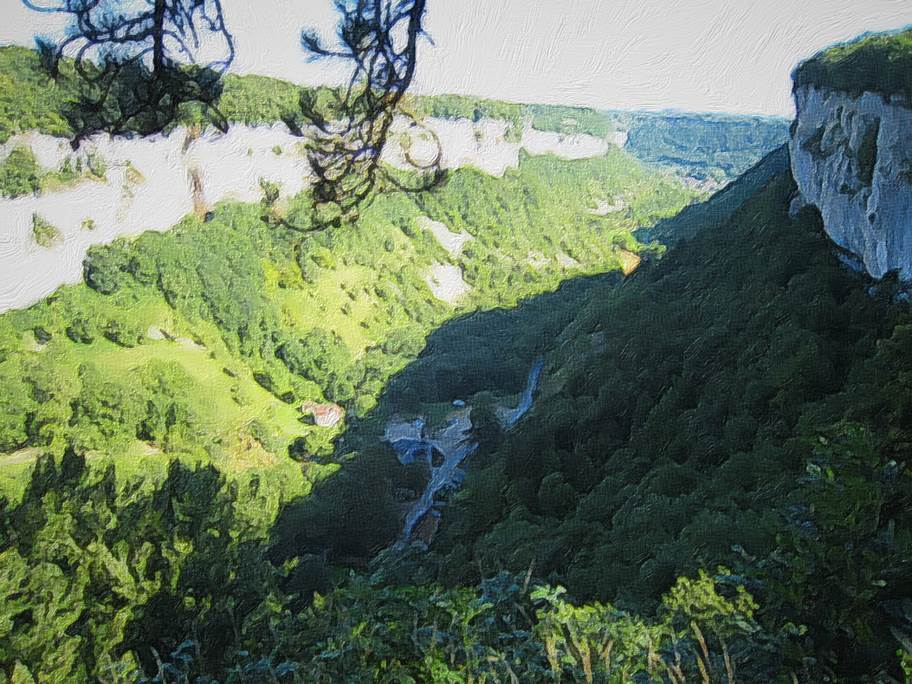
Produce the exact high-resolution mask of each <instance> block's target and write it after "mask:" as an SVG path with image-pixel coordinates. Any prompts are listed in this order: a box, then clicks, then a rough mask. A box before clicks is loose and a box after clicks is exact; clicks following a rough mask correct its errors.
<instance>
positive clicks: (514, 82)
mask: <svg viewBox="0 0 912 684" xmlns="http://www.w3.org/2000/svg"><path fill="white" fill-rule="evenodd" d="M222 2H223V5H224V6H225V11H226V14H227V21H228V23H229V29H230V30H231V31H232V32H233V33H234V35H235V39H236V43H237V48H238V57H237V61H236V62H235V65H234V67H233V68H234V70H235V71H239V72H245V73H261V74H267V75H272V76H278V77H281V78H286V79H289V80H293V81H298V82H301V83H316V82H326V81H327V80H328V79H329V77H328V75H327V70H326V67H325V66H323V65H319V64H307V63H306V62H305V60H304V55H303V52H302V50H301V49H300V44H299V35H300V29H301V27H303V26H305V25H315V26H317V27H318V28H323V29H326V28H328V27H332V25H333V21H334V14H333V9H332V4H331V2H330V0H222ZM55 21H59V19H56V18H55V17H54V16H53V15H51V16H47V15H36V14H34V13H32V12H30V11H28V10H27V9H25V8H24V7H23V6H22V4H21V2H20V0H0V43H23V44H31V41H32V36H33V35H34V34H35V33H53V32H55V31H57V30H59V24H56V23H55ZM910 23H912V0H428V17H427V25H428V29H429V31H430V33H431V37H432V38H433V41H434V45H431V44H429V43H424V44H423V46H422V47H421V52H420V61H419V68H418V75H417V77H416V83H415V89H416V91H418V92H424V93H440V92H455V93H465V94H473V95H481V96H485V97H491V98H497V99H504V100H512V101H519V102H553V103H560V104H574V105H589V106H595V107H606V108H643V107H645V108H653V109H663V108H675V109H682V110H689V111H724V112H745V113H747V112H749V113H761V114H783V115H787V116H790V115H791V114H792V112H793V109H792V103H791V97H790V92H791V85H790V73H791V70H792V68H793V67H794V66H795V64H796V63H797V62H798V61H799V60H800V59H802V58H804V57H808V56H810V55H812V54H813V53H815V52H816V51H817V50H819V49H821V48H823V47H826V46H827V45H830V44H832V43H834V42H837V41H841V40H846V39H849V38H852V37H854V36H856V35H858V34H860V33H863V32H865V31H879V30H885V29H892V28H899V27H901V26H904V25H907V24H910Z"/></svg>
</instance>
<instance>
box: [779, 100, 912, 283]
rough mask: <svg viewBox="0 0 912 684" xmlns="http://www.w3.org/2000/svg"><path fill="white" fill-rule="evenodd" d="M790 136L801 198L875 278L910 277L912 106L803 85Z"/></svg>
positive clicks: (794, 169) (896, 101)
mask: <svg viewBox="0 0 912 684" xmlns="http://www.w3.org/2000/svg"><path fill="white" fill-rule="evenodd" d="M795 100H796V105H797V110H798V117H797V120H796V122H795V126H794V128H793V133H792V137H791V140H790V143H789V151H790V153H791V164H792V175H793V176H794V177H795V181H796V183H797V184H798V188H799V190H800V191H801V200H803V201H804V202H806V203H809V204H813V205H815V206H816V207H817V208H818V209H819V210H820V213H821V215H822V217H823V223H824V227H825V229H826V232H827V234H828V235H829V236H830V237H831V238H832V239H833V241H834V242H835V243H836V244H837V245H839V246H840V247H842V248H844V249H845V250H847V251H849V252H851V253H853V254H855V255H856V256H858V258H859V259H860V260H861V261H862V263H863V264H864V266H865V268H866V269H867V271H868V273H870V274H871V275H872V276H874V277H875V278H880V277H882V276H883V275H884V274H885V273H887V272H888V271H891V270H898V271H899V273H900V277H901V278H903V279H910V278H912V105H910V103H908V102H904V101H902V100H901V99H900V98H898V97H895V98H891V99H889V100H886V99H884V97H883V96H881V95H878V94H874V93H865V94H863V95H862V96H860V97H853V96H850V95H848V94H846V93H841V92H833V91H822V90H817V89H813V88H802V89H800V90H798V91H796V93H795Z"/></svg>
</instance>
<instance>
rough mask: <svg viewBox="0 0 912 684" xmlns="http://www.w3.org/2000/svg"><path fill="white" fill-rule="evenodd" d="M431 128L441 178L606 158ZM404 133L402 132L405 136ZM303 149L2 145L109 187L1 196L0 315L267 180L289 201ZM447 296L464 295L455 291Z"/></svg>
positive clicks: (245, 144) (594, 143) (260, 134)
mask: <svg viewBox="0 0 912 684" xmlns="http://www.w3.org/2000/svg"><path fill="white" fill-rule="evenodd" d="M426 125H427V126H428V127H429V128H430V129H431V130H432V131H433V132H434V134H435V135H436V136H437V138H438V139H439V141H440V146H441V149H442V159H441V165H442V166H443V168H449V169H453V168H459V167H462V166H473V167H475V168H477V169H479V170H481V171H484V172H486V173H489V174H492V175H497V176H500V175H503V173H504V172H505V171H506V170H507V169H509V168H516V167H517V166H518V164H519V151H520V149H526V150H527V151H528V152H529V153H530V154H555V155H557V156H560V157H563V158H567V159H577V158H581V157H594V156H601V155H603V154H605V153H606V152H607V150H608V145H609V143H608V142H607V141H605V140H602V139H601V138H594V137H592V136H582V135H577V136H559V135H558V134H556V133H555V134H550V133H541V132H538V131H534V130H532V129H531V128H527V129H526V130H525V131H523V135H522V139H521V140H518V141H511V140H509V139H508V138H509V137H510V136H508V134H507V133H508V127H509V124H508V123H507V122H504V121H494V120H490V119H485V120H482V121H479V122H471V121H468V120H466V119H462V120H457V121H451V120H446V119H430V120H428V121H427V122H426ZM405 130H407V127H406V126H405V124H404V122H400V126H398V132H399V133H401V132H404V131H405ZM428 140H429V141H430V138H428ZM303 142H304V139H302V138H300V137H295V136H293V135H292V134H291V133H289V131H288V129H287V128H286V127H285V126H284V125H282V124H278V125H274V126H271V127H266V126H263V127H250V126H243V125H235V126H232V127H231V128H230V129H229V130H228V132H227V133H224V134H223V133H220V132H218V131H215V130H214V129H210V130H207V131H206V132H204V133H203V134H202V135H194V134H192V133H191V132H190V131H188V130H187V129H184V128H178V129H176V130H175V131H173V132H172V133H171V134H170V135H167V136H165V135H156V136H152V137H149V138H136V139H123V138H116V139H112V138H110V137H108V136H106V135H99V136H95V137H93V138H92V139H90V140H88V141H86V142H84V143H83V144H82V146H81V147H80V149H79V150H78V152H75V153H74V152H73V150H72V149H71V148H70V146H69V143H68V141H66V140H64V139H61V138H54V137H51V136H47V135H42V134H38V133H27V134H24V135H20V136H16V137H14V138H13V139H11V140H10V141H8V142H7V143H6V144H4V145H0V160H2V159H4V158H5V157H6V155H7V154H9V152H10V151H11V150H12V149H14V148H15V147H17V146H20V145H23V146H28V147H29V148H31V149H32V152H33V154H34V155H35V158H36V161H37V162H38V163H39V165H41V166H42V167H43V168H44V169H46V170H48V171H52V170H56V169H58V168H60V166H61V165H62V164H63V163H64V162H65V161H66V160H67V159H68V158H73V159H72V161H73V162H74V163H75V158H76V157H79V158H81V159H82V161H83V165H85V163H86V162H87V160H88V159H89V157H90V156H91V157H93V158H96V159H100V160H103V162H104V164H105V165H106V167H107V170H106V173H105V176H106V180H104V181H101V180H89V179H84V180H82V181H80V182H79V183H76V184H73V185H71V186H68V187H65V188H61V189H58V190H55V191H53V192H47V193H44V194H41V195H34V196H33V195H29V196H26V197H19V198H16V199H2V198H0V312H2V311H6V310H9V309H15V308H22V307H25V306H28V305H30V304H32V303H34V302H36V301H38V300H40V299H42V298H43V297H46V296H47V295H49V294H51V293H52V292H53V291H54V290H56V289H57V288H58V287H60V286H61V285H64V284H68V283H76V282H79V281H80V280H81V279H82V262H83V259H84V258H85V255H86V253H87V251H88V249H89V248H90V247H91V246H92V245H98V244H104V243H108V242H111V241H113V240H114V239H115V238H117V237H121V236H131V235H138V234H139V233H142V232H144V231H147V230H154V231H163V230H167V229H169V228H171V227H172V226H174V225H175V224H176V223H178V222H179V221H180V220H181V219H182V218H183V217H184V216H186V215H187V214H189V213H191V212H192V211H194V210H195V211H197V212H203V211H206V210H207V209H208V208H211V207H212V206H213V205H214V204H215V203H216V202H219V201H222V200H236V201H242V202H256V201H258V200H259V199H260V197H261V196H262V189H261V188H260V179H261V178H262V179H264V180H268V181H272V182H275V183H278V184H279V185H280V187H281V194H282V195H283V196H290V195H294V194H296V193H298V192H300V191H301V190H302V189H304V188H305V187H306V186H307V185H308V183H309V180H310V177H311V174H310V167H309V165H308V163H307V159H306V156H305V153H304V150H303ZM400 142H401V141H400V139H399V136H397V135H395V134H394V136H393V138H392V139H391V143H392V144H390V145H388V146H387V149H386V150H385V154H384V160H385V161H387V162H388V163H391V164H394V165H398V166H402V167H404V168H408V166H407V164H406V162H405V159H404V157H403V152H402V149H401V147H400ZM420 144H421V141H414V142H413V152H412V155H413V157H415V156H417V157H419V158H420V157H421V156H422V155H421V154H420V150H415V149H414V148H415V147H419V146H420ZM435 149H436V146H435ZM33 215H38V216H40V217H41V218H42V219H43V220H45V221H47V222H48V223H50V224H51V225H53V226H54V227H55V228H56V230H57V231H58V232H59V238H57V239H55V240H53V241H52V242H51V243H50V244H49V245H48V246H41V245H39V244H38V243H37V242H36V240H35V236H34V234H33ZM446 275H450V274H446ZM460 280H461V277H460ZM444 281H446V282H448V283H449V282H451V281H452V278H444ZM457 290H458V291H459V292H461V291H462V290H461V288H457ZM447 295H448V296H455V295H453V293H452V292H450V290H449V289H448V290H447Z"/></svg>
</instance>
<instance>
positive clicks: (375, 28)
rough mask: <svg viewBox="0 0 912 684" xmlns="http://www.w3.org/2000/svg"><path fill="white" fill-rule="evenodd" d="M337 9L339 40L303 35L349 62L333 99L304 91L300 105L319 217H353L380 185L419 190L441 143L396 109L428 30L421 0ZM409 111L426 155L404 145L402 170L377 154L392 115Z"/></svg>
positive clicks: (325, 55) (364, 1)
mask: <svg viewBox="0 0 912 684" xmlns="http://www.w3.org/2000/svg"><path fill="white" fill-rule="evenodd" d="M335 4H336V9H337V11H338V12H339V14H340V19H339V24H338V39H339V46H338V47H331V46H328V45H326V44H325V43H324V42H323V41H321V39H320V38H319V37H318V35H317V34H316V32H314V31H312V30H305V31H304V32H303V33H302V35H301V43H302V45H303V47H304V50H305V51H306V52H307V53H308V54H309V55H310V57H311V58H312V59H315V60H316V59H329V60H339V61H342V62H346V63H349V64H350V65H351V76H350V78H349V80H348V82H347V84H346V85H344V86H343V87H341V88H339V89H337V90H335V91H334V92H333V94H332V96H331V99H332V101H331V102H330V103H328V105H327V103H318V98H317V97H316V96H315V95H314V94H313V93H309V92H308V93H305V94H304V95H303V96H302V98H301V107H302V111H303V113H304V117H305V119H306V120H307V121H308V122H309V123H310V124H311V125H312V128H313V129H314V132H313V139H312V141H311V143H310V145H309V154H308V157H309V160H310V164H311V166H312V168H313V171H314V175H315V176H316V180H315V183H314V204H315V208H316V210H317V212H316V216H317V221H318V223H326V222H336V221H338V220H339V219H340V218H351V217H353V216H354V215H355V214H356V211H357V208H358V207H359V206H361V205H362V204H363V203H364V202H365V201H369V199H370V197H371V195H372V193H373V192H374V191H375V190H377V189H380V187H391V186H392V187H397V188H400V189H412V190H418V189H424V188H427V187H429V186H430V185H432V184H434V183H436V182H437V181H439V180H440V178H441V171H440V163H439V162H440V145H439V141H438V140H437V138H436V135H434V133H433V132H432V131H430V130H428V129H426V128H423V127H420V125H419V124H418V123H417V121H415V119H414V117H410V116H409V115H408V114H407V112H405V111H404V110H403V109H402V108H401V106H400V105H401V103H402V98H403V96H404V95H405V93H406V91H407V90H408V88H409V86H410V85H411V83H412V79H413V78H414V75H415V66H416V63H417V52H418V42H419V39H420V38H421V37H422V36H423V35H425V31H424V26H423V21H424V16H425V9H426V0H336V3H335ZM397 114H398V115H401V116H405V117H407V120H409V121H410V127H411V128H419V127H420V128H422V129H423V130H422V132H421V135H422V137H423V138H425V139H426V140H428V141H430V142H431V144H432V146H433V150H432V151H431V153H430V154H423V155H422V154H417V153H415V152H412V151H410V150H409V146H408V145H404V146H403V147H404V150H403V151H404V156H405V160H406V161H407V162H408V163H409V165H410V166H411V167H412V169H413V170H414V171H417V172H418V174H417V179H416V178H415V175H414V174H412V175H410V176H408V178H406V176H405V175H402V174H399V175H396V174H394V173H391V172H389V171H388V170H385V169H384V168H383V167H382V165H381V156H382V154H383V150H384V147H385V146H386V143H387V141H388V139H389V135H390V133H391V129H392V127H393V124H394V121H395V119H396V116H397Z"/></svg>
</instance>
